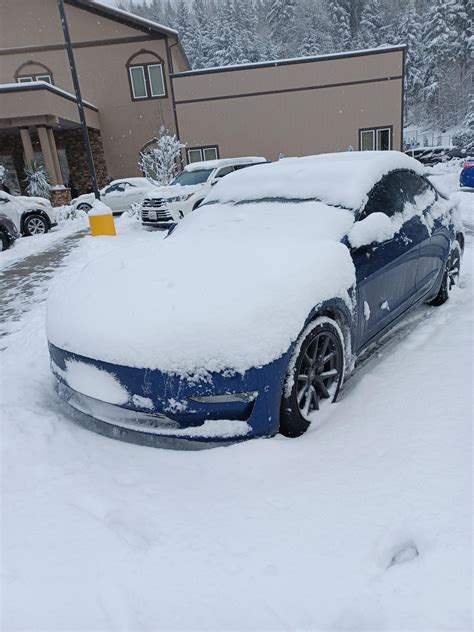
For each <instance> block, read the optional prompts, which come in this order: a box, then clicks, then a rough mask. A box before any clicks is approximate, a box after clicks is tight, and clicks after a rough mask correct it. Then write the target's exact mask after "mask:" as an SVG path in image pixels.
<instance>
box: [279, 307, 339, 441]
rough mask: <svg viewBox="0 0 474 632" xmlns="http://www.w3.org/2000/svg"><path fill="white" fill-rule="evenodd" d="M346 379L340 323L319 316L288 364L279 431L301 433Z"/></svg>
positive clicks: (289, 434) (331, 400) (304, 333)
mask: <svg viewBox="0 0 474 632" xmlns="http://www.w3.org/2000/svg"><path fill="white" fill-rule="evenodd" d="M343 379H344V340H343V337H342V334H341V331H340V329H339V327H338V325H337V323H336V322H335V321H333V320H331V319H329V318H324V317H322V318H317V319H316V320H315V321H314V323H312V325H311V326H310V327H309V330H308V328H306V330H305V331H304V332H303V333H302V334H301V337H300V340H299V341H298V342H297V344H296V348H295V351H294V353H293V356H292V358H291V360H290V362H289V365H288V371H287V375H286V380H285V384H284V386H283V394H282V401H281V409H280V432H281V434H283V435H285V436H286V437H299V436H300V435H302V434H303V433H304V432H306V430H307V429H308V427H309V425H310V424H311V421H314V420H315V419H316V418H317V417H316V416H317V413H318V411H319V410H320V408H321V406H323V405H324V404H326V403H329V402H334V401H335V400H336V398H337V395H338V393H339V390H340V388H341V385H342V381H343Z"/></svg>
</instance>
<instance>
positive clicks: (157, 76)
mask: <svg viewBox="0 0 474 632" xmlns="http://www.w3.org/2000/svg"><path fill="white" fill-rule="evenodd" d="M128 72H129V76H130V86H131V89H132V99H133V100H134V101H137V100H139V99H156V98H159V97H164V96H166V89H165V80H164V77H163V64H155V63H153V64H139V65H138V64H137V65H133V66H129V67H128Z"/></svg>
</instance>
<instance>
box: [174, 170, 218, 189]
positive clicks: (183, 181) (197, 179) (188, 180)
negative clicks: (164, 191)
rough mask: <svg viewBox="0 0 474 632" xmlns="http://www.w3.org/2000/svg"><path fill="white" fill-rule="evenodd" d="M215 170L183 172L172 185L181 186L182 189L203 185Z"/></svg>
mask: <svg viewBox="0 0 474 632" xmlns="http://www.w3.org/2000/svg"><path fill="white" fill-rule="evenodd" d="M213 171H214V169H196V170H195V171H181V173H180V174H178V175H177V176H176V178H175V179H174V180H173V182H172V183H171V184H180V185H181V186H182V187H184V186H188V185H190V184H202V183H203V182H206V180H207V179H208V178H209V176H210V175H211V173H212V172H213Z"/></svg>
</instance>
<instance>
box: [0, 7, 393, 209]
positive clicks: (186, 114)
mask: <svg viewBox="0 0 474 632" xmlns="http://www.w3.org/2000/svg"><path fill="white" fill-rule="evenodd" d="M64 2H65V6H66V13H67V18H68V23H69V29H70V33H71V39H72V42H73V48H74V55H75V59H76V65H77V69H78V74H79V78H80V84H81V92H82V97H83V99H84V100H85V101H86V104H85V113H86V118H87V124H88V127H89V134H90V137H91V144H92V148H93V153H94V159H95V163H96V169H97V174H98V180H99V184H100V185H103V184H104V183H105V182H106V180H107V178H109V177H111V178H119V177H125V176H133V175H139V170H138V166H137V162H138V156H139V152H140V150H142V149H143V147H144V146H146V144H147V143H148V141H150V139H152V138H153V136H154V135H155V133H156V130H157V129H158V128H159V127H160V126H161V125H164V126H165V127H166V128H168V129H169V130H171V131H172V132H176V133H177V134H178V135H179V137H180V139H181V140H182V141H183V142H185V143H186V145H187V149H186V152H185V154H186V155H185V156H183V158H184V159H185V160H186V161H196V160H208V159H212V158H215V157H221V158H225V157H234V156H242V155H252V154H254V155H264V156H266V157H267V158H269V159H276V158H278V156H279V155H280V154H283V155H285V156H290V155H305V154H314V153H320V152H324V151H341V150H346V149H347V148H348V147H349V146H351V147H352V148H353V149H359V148H360V149H377V148H379V149H389V148H394V149H399V148H400V146H401V131H402V129H401V128H402V125H401V123H402V110H403V71H404V48H403V47H392V48H387V49H379V50H374V51H361V52H357V53H352V54H349V53H344V54H338V55H327V56H323V57H317V58H307V59H300V60H293V61H278V62H272V63H262V64H249V65H246V66H239V67H231V68H219V69H209V70H204V71H190V67H189V63H188V61H187V59H186V55H185V53H184V51H183V49H182V47H181V45H180V43H179V40H178V36H177V33H176V32H175V31H173V30H171V29H168V28H166V27H163V26H161V25H159V24H156V23H154V22H150V21H148V20H145V19H143V18H140V17H137V16H132V15H130V14H129V13H126V12H124V11H120V10H119V9H116V8H112V7H109V6H105V5H102V4H100V3H98V2H94V0H64ZM33 158H35V159H37V160H39V161H43V162H44V164H45V166H46V169H47V171H48V173H49V176H50V180H51V182H52V184H54V185H58V186H59V187H61V186H62V185H67V186H71V187H73V189H75V190H76V191H77V192H83V191H87V190H90V181H89V176H88V171H87V164H86V159H85V151H84V147H83V143H82V136H81V130H80V125H79V116H78V112H77V106H76V103H75V97H74V89H73V85H72V79H71V73H70V69H69V64H68V58H67V54H66V48H65V44H64V38H63V32H62V28H61V23H60V19H59V13H58V7H57V2H56V0H41V1H38V0H1V2H0V164H3V165H5V166H6V167H7V170H8V173H9V177H10V181H9V184H10V186H12V188H13V189H15V190H18V191H19V190H20V189H24V174H23V166H24V163H25V161H30V160H32V159H33ZM60 190H61V189H60ZM55 195H56V197H57V198H58V199H57V201H62V199H64V193H56V194H55Z"/></svg>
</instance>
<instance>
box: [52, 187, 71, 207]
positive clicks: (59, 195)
mask: <svg viewBox="0 0 474 632" xmlns="http://www.w3.org/2000/svg"><path fill="white" fill-rule="evenodd" d="M70 203H71V189H67V188H62V189H54V188H53V189H52V190H51V204H52V205H53V206H65V205H66V204H70Z"/></svg>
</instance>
